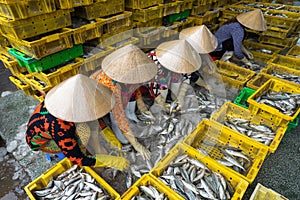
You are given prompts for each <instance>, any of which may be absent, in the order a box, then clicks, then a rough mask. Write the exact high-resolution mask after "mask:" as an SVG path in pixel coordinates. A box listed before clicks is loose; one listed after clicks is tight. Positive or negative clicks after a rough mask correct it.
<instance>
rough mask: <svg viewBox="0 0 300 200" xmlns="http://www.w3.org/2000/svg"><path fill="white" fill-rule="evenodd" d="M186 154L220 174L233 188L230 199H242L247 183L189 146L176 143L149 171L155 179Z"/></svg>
mask: <svg viewBox="0 0 300 200" xmlns="http://www.w3.org/2000/svg"><path fill="white" fill-rule="evenodd" d="M183 154H187V155H188V156H189V157H191V158H194V159H196V160H199V161H200V162H202V163H203V164H204V165H205V166H206V167H207V168H208V169H210V170H212V171H215V172H218V173H220V174H222V175H223V176H224V177H225V179H226V180H227V181H228V182H229V183H230V184H231V186H232V187H233V188H234V191H235V193H234V194H233V196H232V197H231V199H232V200H238V199H239V200H240V199H242V197H243V195H244V193H245V192H246V189H247V187H248V185H249V183H248V182H247V181H246V180H244V179H242V178H241V177H240V176H237V175H236V174H234V173H231V172H230V171H229V170H228V169H226V168H224V167H223V166H222V165H220V164H218V163H216V162H215V161H214V160H213V159H211V158H209V157H207V156H204V155H203V154H200V153H199V152H198V151H195V150H194V149H192V148H191V147H190V146H187V145H184V144H181V143H178V144H177V145H176V146H174V147H173V148H172V149H171V150H170V151H169V152H168V153H167V154H166V155H165V156H164V157H163V158H162V159H161V160H160V161H159V162H158V163H157V164H156V165H155V166H154V167H153V168H152V170H151V171H150V174H152V175H153V176H155V177H158V176H160V175H162V174H163V172H164V170H165V169H167V167H168V166H169V165H170V163H171V162H172V161H174V160H175V159H176V158H177V157H178V156H181V155H183Z"/></svg>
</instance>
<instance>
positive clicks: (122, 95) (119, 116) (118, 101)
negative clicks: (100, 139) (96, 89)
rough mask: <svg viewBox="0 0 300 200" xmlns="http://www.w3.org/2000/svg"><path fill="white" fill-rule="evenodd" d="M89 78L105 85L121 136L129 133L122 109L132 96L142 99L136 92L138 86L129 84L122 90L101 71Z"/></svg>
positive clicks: (138, 92)
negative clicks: (112, 99)
mask: <svg viewBox="0 0 300 200" xmlns="http://www.w3.org/2000/svg"><path fill="white" fill-rule="evenodd" d="M91 78H92V79H95V80H97V81H98V82H99V83H101V84H103V85H105V86H106V87H108V88H109V89H110V90H111V91H112V92H113V94H114V96H115V105H114V107H113V109H112V115H113V117H114V119H115V121H116V123H117V125H118V127H119V129H120V130H121V131H122V133H123V134H124V133H127V132H128V131H131V128H130V126H129V123H128V121H127V118H126V115H125V111H124V108H125V107H126V106H127V104H128V102H129V101H130V98H131V96H132V95H135V98H142V93H141V92H140V90H138V85H136V84H130V85H127V87H126V89H124V88H122V86H121V85H120V84H118V83H116V82H115V81H113V80H112V79H111V78H109V77H108V76H107V75H106V74H105V73H104V72H103V71H102V70H99V71H97V72H95V73H94V74H93V75H92V76H91Z"/></svg>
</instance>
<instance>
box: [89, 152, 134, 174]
mask: <svg viewBox="0 0 300 200" xmlns="http://www.w3.org/2000/svg"><path fill="white" fill-rule="evenodd" d="M129 164H130V162H129V161H128V160H127V159H126V158H123V157H119V156H111V155H106V154H96V164H95V165H94V167H112V168H115V169H118V170H124V169H127V168H128V167H129Z"/></svg>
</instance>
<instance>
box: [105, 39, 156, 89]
mask: <svg viewBox="0 0 300 200" xmlns="http://www.w3.org/2000/svg"><path fill="white" fill-rule="evenodd" d="M102 69H103V71H104V73H105V74H106V75H107V76H109V77H110V78H112V79H113V80H115V81H117V82H121V83H128V84H135V83H143V82H146V81H149V80H150V79H152V78H153V77H154V76H155V75H156V73H157V65H156V64H155V63H154V62H153V61H152V60H151V59H150V58H148V57H147V55H146V54H145V53H144V52H143V51H142V50H141V49H139V48H138V47H137V46H135V45H133V44H129V45H126V46H125V47H122V48H120V49H118V50H116V51H114V52H112V53H111V54H109V55H108V56H106V57H105V58H104V60H103V62H102Z"/></svg>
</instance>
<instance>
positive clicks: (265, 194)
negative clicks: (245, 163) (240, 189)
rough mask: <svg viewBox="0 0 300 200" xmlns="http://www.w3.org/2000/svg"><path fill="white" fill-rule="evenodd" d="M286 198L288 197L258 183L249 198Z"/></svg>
mask: <svg viewBox="0 0 300 200" xmlns="http://www.w3.org/2000/svg"><path fill="white" fill-rule="evenodd" d="M269 199H272V200H288V198H286V197H284V196H282V195H281V194H279V193H277V192H275V191H274V190H272V189H270V188H267V187H265V186H263V185H262V184H260V183H258V184H257V185H256V187H255V189H254V191H253V193H252V195H251V197H250V199H249V200H269Z"/></svg>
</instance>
